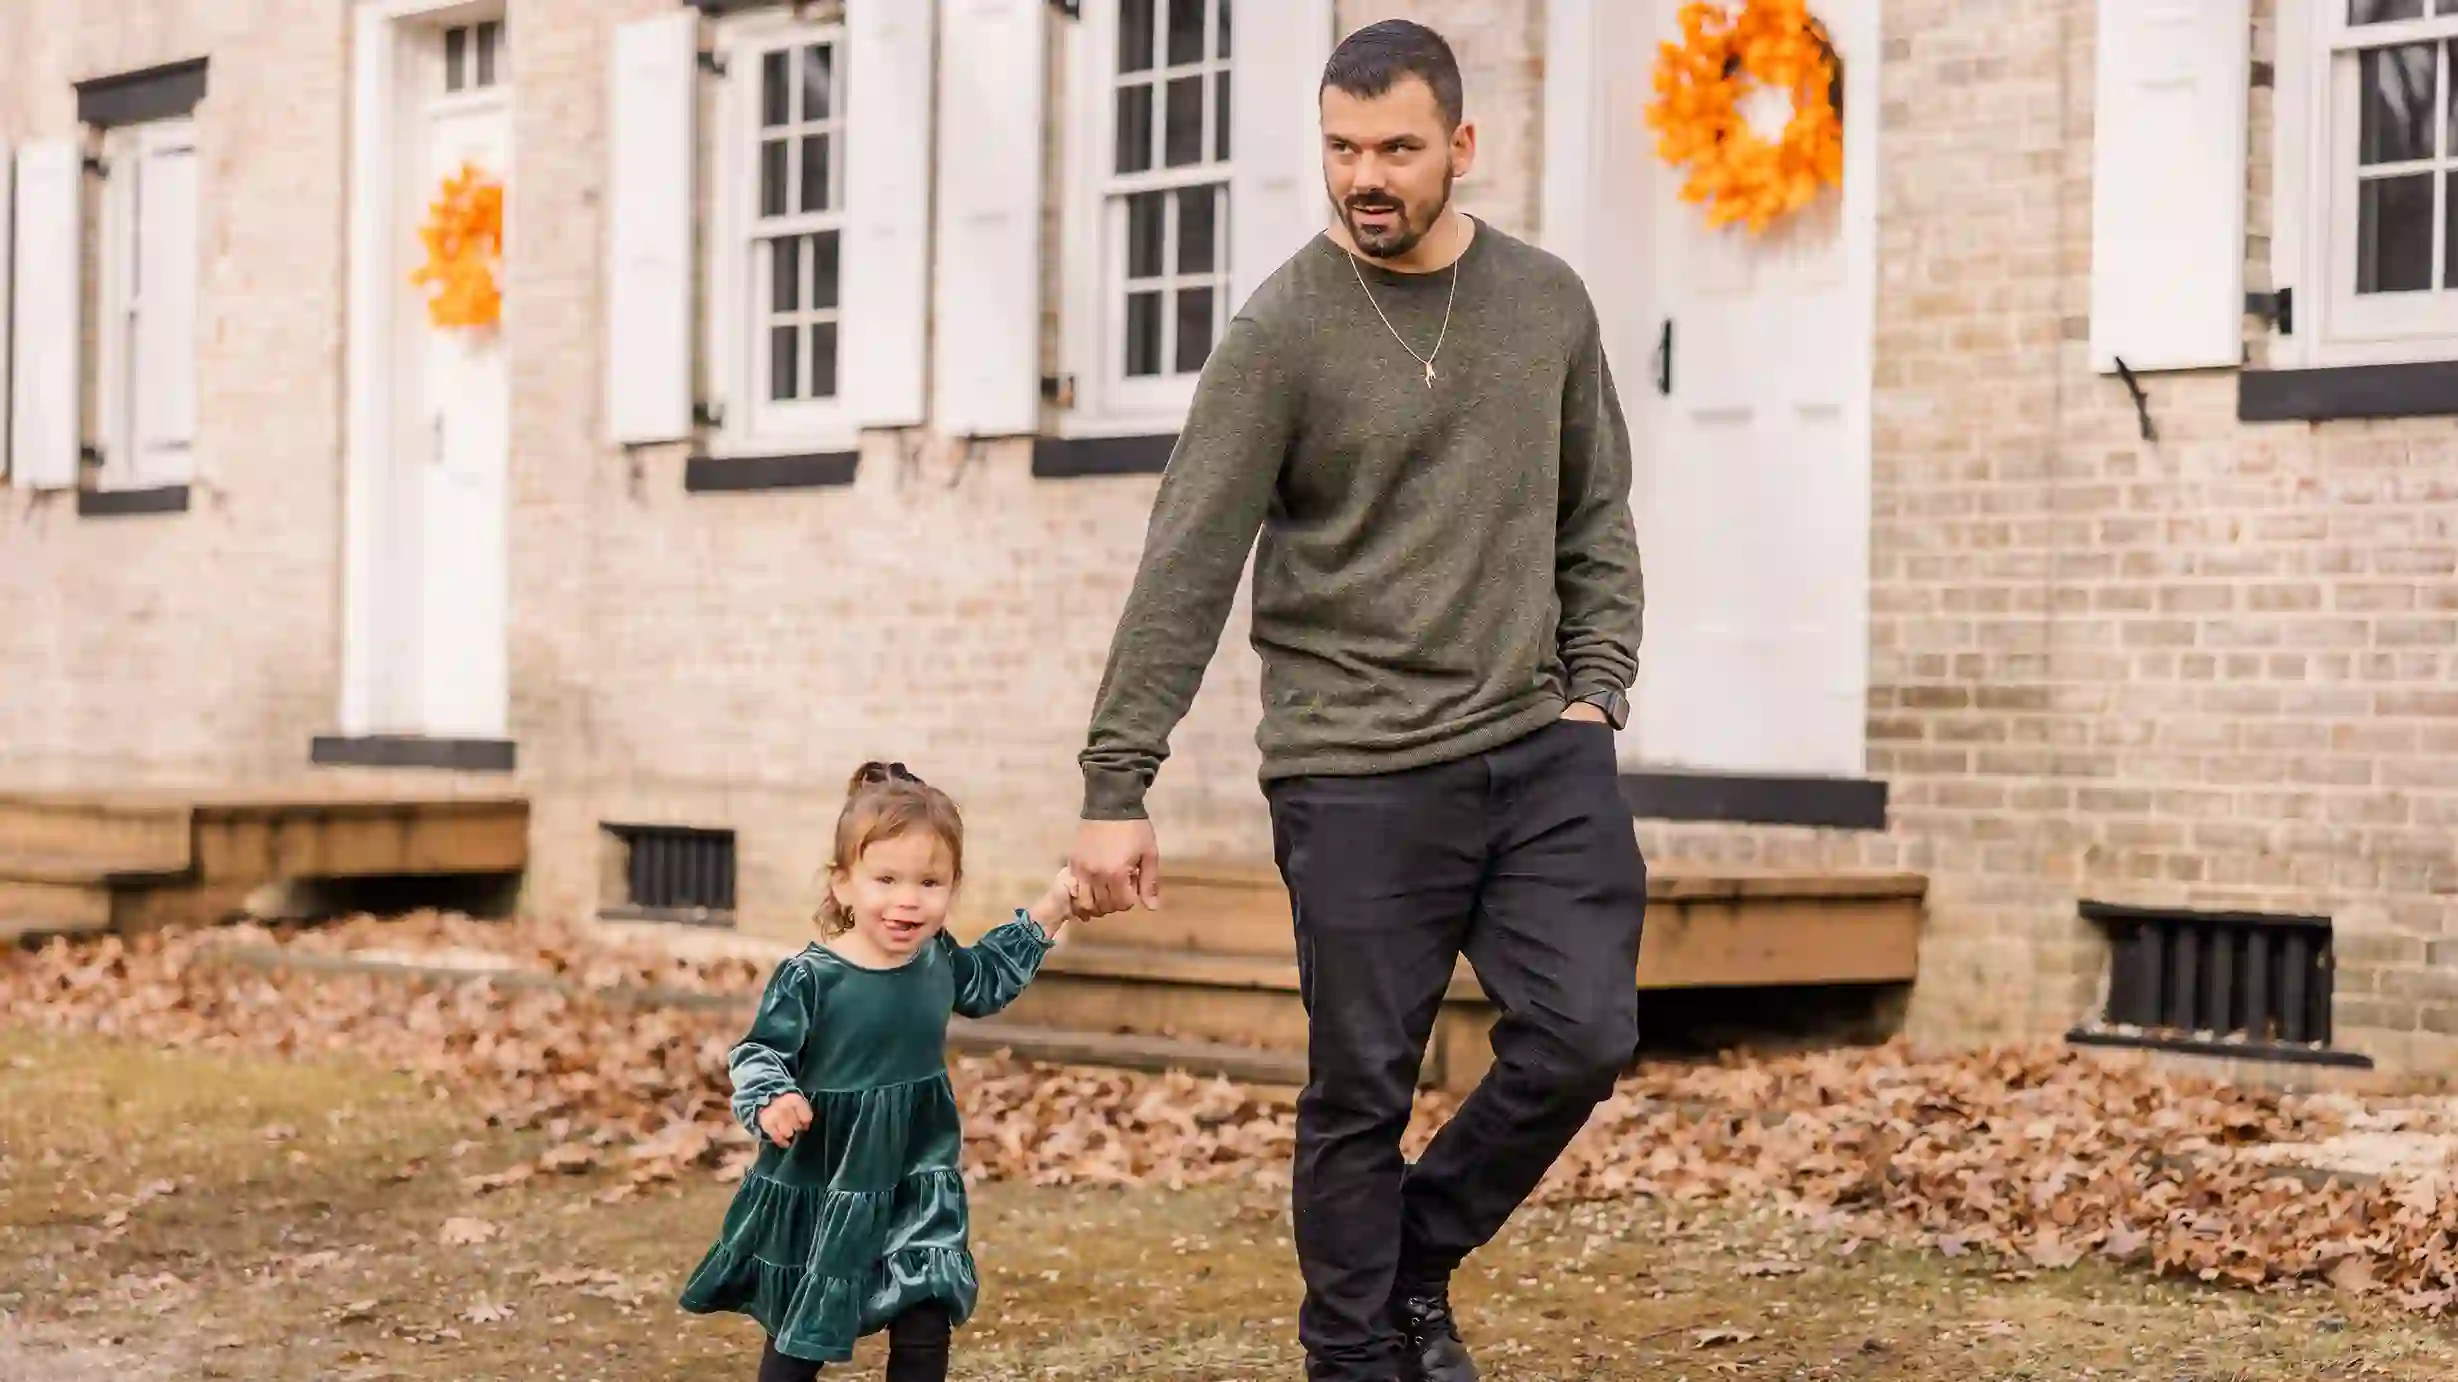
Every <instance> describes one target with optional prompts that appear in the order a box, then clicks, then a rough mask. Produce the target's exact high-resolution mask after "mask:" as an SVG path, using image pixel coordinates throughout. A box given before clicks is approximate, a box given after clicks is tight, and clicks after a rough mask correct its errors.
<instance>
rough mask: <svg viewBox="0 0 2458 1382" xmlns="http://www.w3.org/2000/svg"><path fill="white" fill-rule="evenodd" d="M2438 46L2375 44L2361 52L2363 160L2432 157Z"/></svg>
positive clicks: (2358, 60)
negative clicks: (2434, 61)
mask: <svg viewBox="0 0 2458 1382" xmlns="http://www.w3.org/2000/svg"><path fill="white" fill-rule="evenodd" d="M2432 50H2433V45H2432V44H2429V43H2406V44H2401V45H2399V46H2398V47H2396V48H2371V49H2367V50H2366V51H2365V52H2364V53H2363V54H2362V55H2360V56H2359V58H2358V59H2357V62H2358V64H2359V66H2358V71H2359V72H2360V74H2361V77H2360V81H2359V84H2360V85H2361V86H2362V87H2363V89H2364V97H2363V99H2364V120H2363V161H2364V162H2366V163H2404V162H2406V161H2407V160H2409V159H2415V158H2430V157H2432V134H2433V129H2432V127H2433V125H2434V123H2435V115H2436V114H2437V112H2436V110H2435V108H2434V106H2433V100H2432V97H2433V91H2432V59H2433V51H2432Z"/></svg>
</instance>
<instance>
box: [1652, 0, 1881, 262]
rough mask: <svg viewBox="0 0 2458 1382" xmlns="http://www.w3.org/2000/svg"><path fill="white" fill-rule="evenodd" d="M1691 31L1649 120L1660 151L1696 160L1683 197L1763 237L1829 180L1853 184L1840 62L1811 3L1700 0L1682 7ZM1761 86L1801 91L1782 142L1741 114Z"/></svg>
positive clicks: (1674, 159) (1666, 64)
mask: <svg viewBox="0 0 2458 1382" xmlns="http://www.w3.org/2000/svg"><path fill="white" fill-rule="evenodd" d="M1681 35H1682V37H1681V42H1679V43H1665V44H1663V45H1662V46H1661V51H1660V52H1659V53H1658V55H1657V58H1656V99H1655V101H1654V102H1653V103H1652V104H1650V105H1649V106H1648V108H1647V123H1648V125H1649V126H1650V127H1651V128H1653V129H1654V130H1656V132H1657V140H1656V152H1657V154H1658V155H1659V156H1661V157H1662V158H1663V159H1664V161H1665V162H1667V163H1670V164H1673V165H1675V166H1677V167H1678V166H1681V165H1685V164H1686V165H1688V167H1689V170H1690V176H1689V180H1688V182H1686V183H1685V184H1684V185H1683V186H1682V189H1681V196H1682V200H1684V201H1691V202H1701V203H1704V204H1705V205H1706V208H1707V224H1708V225H1710V226H1719V227H1720V226H1727V225H1731V224H1732V223H1733V222H1735V221H1740V222H1743V223H1745V224H1747V225H1748V226H1749V228H1750V232H1751V233H1752V234H1757V233H1759V232H1761V231H1764V230H1765V229H1766V228H1767V227H1768V225H1770V224H1772V223H1773V222H1774V221H1775V220H1776V218H1778V217H1780V216H1785V215H1789V214H1790V213H1792V212H1794V211H1798V210H1800V209H1801V208H1802V207H1804V206H1807V205H1808V204H1809V203H1810V202H1811V201H1812V200H1813V199H1815V198H1816V197H1817V195H1818V189H1819V188H1820V187H1821V186H1827V187H1839V186H1841V185H1842V184H1843V119H1842V117H1841V116H1840V115H1839V114H1838V113H1837V111H1836V109H1835V103H1834V100H1833V97H1832V95H1831V91H1832V87H1833V84H1834V81H1835V60H1834V56H1833V50H1832V49H1830V48H1829V47H1828V46H1827V43H1826V35H1825V31H1824V30H1823V29H1822V28H1820V27H1819V24H1818V21H1816V20H1814V19H1812V18H1810V15H1809V5H1808V0H1739V2H1738V3H1723V2H1721V0H1692V3H1690V4H1687V5H1684V6H1683V7H1682V10H1681ZM1755 87H1766V88H1771V89H1773V90H1777V91H1782V92H1785V93H1788V94H1789V95H1790V96H1791V97H1792V119H1791V120H1790V121H1789V122H1788V123H1787V124H1786V125H1785V127H1784V133H1783V136H1782V138H1780V139H1778V140H1776V141H1774V142H1772V143H1770V142H1769V141H1767V140H1766V139H1764V138H1762V137H1760V136H1759V135H1758V134H1757V133H1756V132H1755V131H1753V130H1752V129H1751V128H1750V127H1749V123H1748V121H1746V120H1744V119H1743V118H1742V116H1741V111H1740V103H1741V99H1742V98H1743V97H1744V96H1746V95H1748V94H1749V92H1750V91H1751V90H1752V89H1753V88H1755Z"/></svg>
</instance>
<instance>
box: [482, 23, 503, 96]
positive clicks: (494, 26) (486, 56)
mask: <svg viewBox="0 0 2458 1382" xmlns="http://www.w3.org/2000/svg"><path fill="white" fill-rule="evenodd" d="M503 31H504V26H503V25H502V23H501V22H499V21H497V20H493V19H490V20H488V21H487V22H486V23H484V24H481V25H479V26H478V85H480V86H493V85H494V84H495V41H496V38H497V36H498V35H500V34H502V33H503Z"/></svg>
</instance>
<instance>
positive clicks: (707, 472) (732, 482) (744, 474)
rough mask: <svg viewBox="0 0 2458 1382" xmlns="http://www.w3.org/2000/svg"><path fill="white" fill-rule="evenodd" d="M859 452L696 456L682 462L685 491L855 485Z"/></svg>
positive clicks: (725, 491)
mask: <svg viewBox="0 0 2458 1382" xmlns="http://www.w3.org/2000/svg"><path fill="white" fill-rule="evenodd" d="M861 461H862V453H861V452H859V451H805V452H797V453H791V454H787V455H781V456H751V455H742V456H729V455H703V456H693V457H691V458H690V459H688V460H686V461H685V462H684V463H683V489H684V490H685V491H686V492H688V493H692V494H734V493H742V492H746V491H751V490H769V489H829V488H836V487H841V486H845V485H850V484H852V483H853V479H854V472H855V471H856V470H857V469H859V468H860V465H861Z"/></svg>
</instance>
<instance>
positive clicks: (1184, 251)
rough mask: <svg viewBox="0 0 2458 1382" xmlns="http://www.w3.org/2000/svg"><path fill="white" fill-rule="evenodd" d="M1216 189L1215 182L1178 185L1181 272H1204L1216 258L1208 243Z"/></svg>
mask: <svg viewBox="0 0 2458 1382" xmlns="http://www.w3.org/2000/svg"><path fill="white" fill-rule="evenodd" d="M1219 192H1220V188H1219V187H1218V186H1217V185H1212V186H1205V187H1181V188H1179V189H1178V272H1180V273H1182V274H1208V273H1210V272H1212V266H1213V265H1214V264H1215V263H1217V262H1218V259H1217V257H1216V253H1215V249H1216V247H1215V246H1214V245H1213V243H1212V237H1213V234H1214V227H1213V223H1212V207H1213V205H1214V198H1215V197H1216V196H1218V194H1219Z"/></svg>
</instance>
